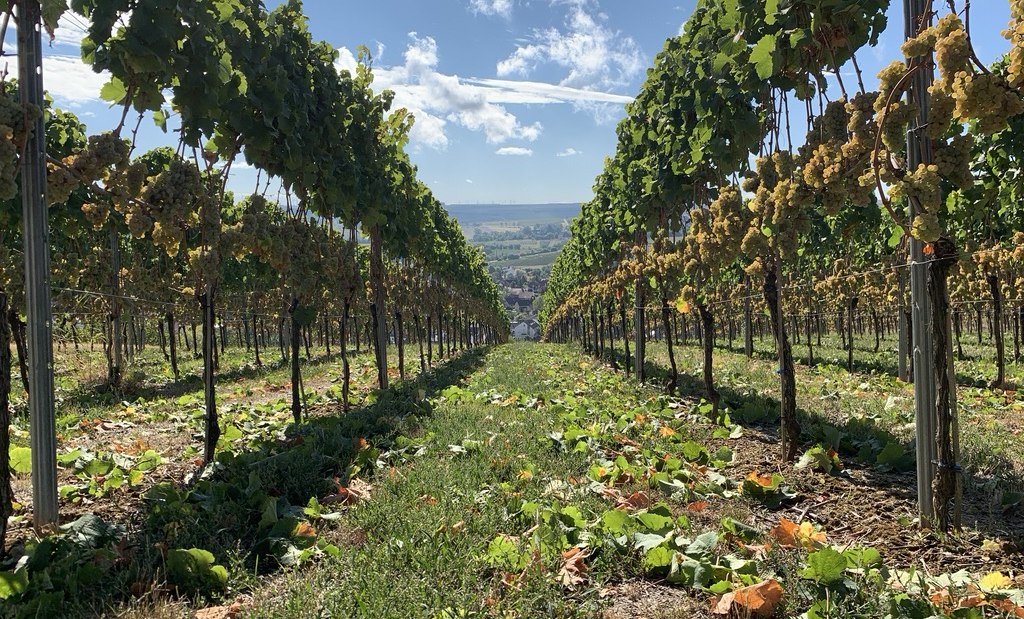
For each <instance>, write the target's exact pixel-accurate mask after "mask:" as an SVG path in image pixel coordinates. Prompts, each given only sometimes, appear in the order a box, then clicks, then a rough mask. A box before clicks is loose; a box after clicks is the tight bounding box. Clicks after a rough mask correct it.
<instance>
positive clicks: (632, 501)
mask: <svg viewBox="0 0 1024 619" xmlns="http://www.w3.org/2000/svg"><path fill="white" fill-rule="evenodd" d="M650 506H651V497H650V496H648V495H647V493H646V492H643V491H639V492H634V493H633V494H631V495H629V496H628V497H625V498H622V499H621V500H619V502H618V503H617V504H616V505H615V507H617V508H618V509H624V510H638V509H647V508H648V507H650Z"/></svg>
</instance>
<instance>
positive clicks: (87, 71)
mask: <svg viewBox="0 0 1024 619" xmlns="http://www.w3.org/2000/svg"><path fill="white" fill-rule="evenodd" d="M4 65H6V70H7V74H8V75H9V76H10V77H17V76H18V57H17V56H10V57H7V58H5V59H4V60H3V63H0V69H2V68H3V67H4ZM108 81H110V74H109V73H106V72H104V73H96V72H95V71H93V70H92V67H90V66H88V65H86V64H85V63H84V62H82V60H81V58H79V57H78V56H65V55H54V54H47V55H44V56H43V88H45V89H46V92H48V93H50V95H51V96H52V97H53V98H54V100H55V101H56V102H57V104H58V105H60V106H65V107H79V106H81V105H84V104H86V103H97V102H100V101H101V99H100V89H101V88H103V85H104V84H106V83H107V82H108Z"/></svg>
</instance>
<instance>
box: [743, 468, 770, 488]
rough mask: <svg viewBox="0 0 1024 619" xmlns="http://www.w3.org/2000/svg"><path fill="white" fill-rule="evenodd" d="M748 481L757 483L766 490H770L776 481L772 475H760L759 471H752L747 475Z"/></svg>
mask: <svg viewBox="0 0 1024 619" xmlns="http://www.w3.org/2000/svg"><path fill="white" fill-rule="evenodd" d="M747 479H748V480H750V481H752V482H754V483H756V484H757V485H759V486H764V487H765V488H770V487H771V486H772V482H773V481H774V480H773V479H772V474H771V473H765V474H761V473H758V472H757V471H750V474H749V475H747Z"/></svg>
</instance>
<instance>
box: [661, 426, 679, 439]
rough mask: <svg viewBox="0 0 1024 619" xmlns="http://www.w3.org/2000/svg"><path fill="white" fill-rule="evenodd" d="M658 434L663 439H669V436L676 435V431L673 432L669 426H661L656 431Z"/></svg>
mask: <svg viewBox="0 0 1024 619" xmlns="http://www.w3.org/2000/svg"><path fill="white" fill-rule="evenodd" d="M658 434H660V435H662V436H664V437H669V436H675V435H676V431H675V430H673V429H672V428H671V427H669V426H661V428H659V429H658Z"/></svg>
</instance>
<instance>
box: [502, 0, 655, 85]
mask: <svg viewBox="0 0 1024 619" xmlns="http://www.w3.org/2000/svg"><path fill="white" fill-rule="evenodd" d="M552 4H566V5H568V7H569V14H568V16H567V17H566V21H565V28H564V30H559V29H557V28H548V29H545V30H534V31H533V34H532V36H531V37H530V41H529V42H528V43H527V44H526V45H522V46H520V47H518V48H517V49H516V51H515V52H513V53H512V54H511V55H509V56H508V57H507V58H505V59H504V60H502V61H500V62H499V63H498V75H499V76H502V77H507V76H511V75H522V76H524V77H526V76H529V75H530V74H531V73H532V72H533V71H534V70H535V69H536V68H537V67H539V66H541V65H549V64H553V65H556V66H559V67H562V68H563V69H567V70H568V74H567V75H566V76H565V78H564V79H563V80H562V81H561V85H563V86H572V87H575V88H596V89H609V88H615V87H623V86H626V85H628V84H630V82H631V81H632V80H633V79H634V78H636V77H637V76H639V75H640V74H641V72H642V71H643V70H644V67H645V64H646V63H645V61H644V56H643V53H642V52H641V51H640V46H639V45H638V44H637V42H636V41H635V40H634V39H633V38H632V37H628V36H623V35H622V33H621V32H618V31H614V30H611V29H610V28H609V27H608V26H607V21H608V17H607V16H606V15H604V14H602V13H593V12H591V11H590V10H589V9H590V4H591V3H590V2H589V1H588V0H564V1H561V2H559V0H553V2H552Z"/></svg>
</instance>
